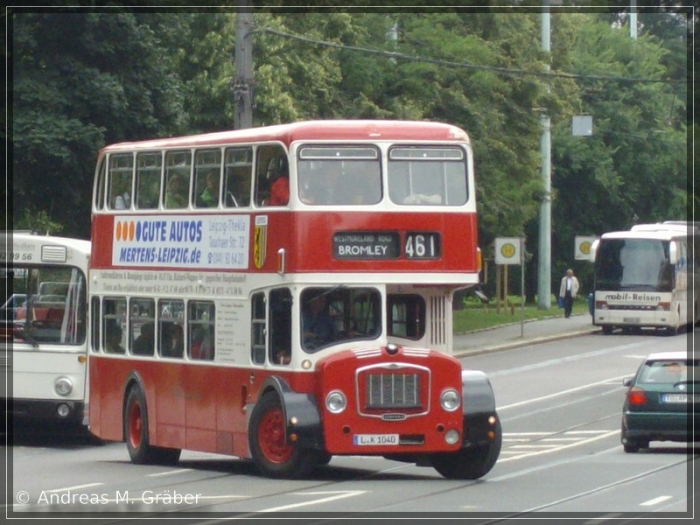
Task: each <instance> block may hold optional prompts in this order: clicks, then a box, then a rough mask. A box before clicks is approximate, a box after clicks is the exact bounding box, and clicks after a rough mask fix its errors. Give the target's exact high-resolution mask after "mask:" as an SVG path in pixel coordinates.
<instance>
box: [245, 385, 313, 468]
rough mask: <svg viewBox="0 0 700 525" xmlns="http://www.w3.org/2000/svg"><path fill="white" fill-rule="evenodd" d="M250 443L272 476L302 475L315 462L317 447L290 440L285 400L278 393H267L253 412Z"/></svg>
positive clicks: (255, 458)
mask: <svg viewBox="0 0 700 525" xmlns="http://www.w3.org/2000/svg"><path fill="white" fill-rule="evenodd" d="M248 436H249V438H248V442H249V443H248V444H249V446H250V453H251V455H252V457H253V461H254V462H255V465H256V466H257V467H258V469H259V470H260V472H261V473H262V474H263V475H265V476H267V477H270V478H300V477H302V476H304V475H306V474H308V473H309V472H310V471H311V470H312V469H313V468H314V467H315V466H316V465H318V457H317V454H316V453H315V451H313V450H310V449H304V448H302V447H300V446H299V445H297V444H295V443H288V442H287V436H286V422H285V420H284V410H282V403H281V402H280V400H279V397H278V396H277V394H275V393H268V394H265V395H264V396H263V397H262V398H261V399H260V401H258V403H257V404H256V405H255V408H254V409H253V413H252V415H251V416H250V428H249V431H248Z"/></svg>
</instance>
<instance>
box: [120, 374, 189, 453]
mask: <svg viewBox="0 0 700 525" xmlns="http://www.w3.org/2000/svg"><path fill="white" fill-rule="evenodd" d="M124 435H125V436H126V448H127V450H128V451H129V457H130V458H131V461H132V463H136V464H137V465H146V464H157V465H175V464H176V463H177V462H178V460H179V459H180V449H177V448H163V447H154V446H151V445H150V444H149V436H148V413H147V411H146V397H145V396H144V395H143V392H142V391H141V389H140V388H138V387H134V388H132V389H131V390H129V395H128V397H127V399H126V410H125V411H124Z"/></svg>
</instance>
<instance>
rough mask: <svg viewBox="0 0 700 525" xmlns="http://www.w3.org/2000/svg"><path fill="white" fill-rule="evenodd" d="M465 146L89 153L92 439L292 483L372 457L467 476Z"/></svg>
mask: <svg viewBox="0 0 700 525" xmlns="http://www.w3.org/2000/svg"><path fill="white" fill-rule="evenodd" d="M475 203H476V190H475V187H474V175H473V161H472V151H471V147H470V142H469V137H468V135H467V134H466V133H465V132H464V131H463V130H461V129H459V128H457V127H455V126H451V125H447V124H442V123H433V122H407V121H311V122H298V123H293V124H284V125H276V126H269V127H260V128H254V129H245V130H237V131H227V132H221V133H212V134H204V135H197V136H189V137H180V138H170V139H162V140H151V141H144V142H134V143H124V144H116V145H112V146H108V147H106V148H104V149H103V150H102V151H101V152H100V154H99V159H98V164H97V170H96V178H95V186H94V199H93V203H92V207H93V219H92V257H91V269H90V287H89V293H90V308H91V313H92V317H91V319H92V321H91V329H90V336H91V343H90V347H91V348H90V353H89V371H90V390H89V392H90V397H89V423H90V430H91V431H92V432H93V433H94V434H95V435H97V436H98V437H100V438H102V439H105V440H116V441H119V440H123V441H126V444H127V449H128V451H129V455H130V457H131V460H132V461H133V462H135V463H163V464H173V463H175V462H177V461H178V459H179V456H180V451H181V450H182V449H189V450H198V451H205V452H212V453H220V454H229V455H233V456H238V457H241V458H252V459H253V461H254V462H255V464H256V465H257V467H258V468H259V470H260V471H261V472H262V473H263V474H264V475H266V476H270V477H299V476H304V475H307V474H308V473H309V471H310V470H311V469H313V468H315V467H317V466H319V465H324V464H326V463H328V461H330V459H331V457H332V456H334V455H365V456H366V455H377V456H385V457H387V458H391V459H396V460H400V461H410V462H415V463H416V464H419V465H432V466H433V467H434V468H435V469H436V470H437V471H438V472H439V473H441V474H442V475H443V476H445V477H448V478H458V479H475V478H479V477H481V476H483V475H485V474H486V473H487V472H489V471H490V470H491V468H492V467H493V465H494V464H495V462H496V460H497V458H498V455H499V453H500V448H501V426H500V422H499V419H498V415H497V413H496V408H495V400H494V395H493V391H492V388H491V385H490V383H489V380H488V378H487V377H486V375H485V374H483V373H482V372H479V371H467V370H463V369H462V366H461V364H460V362H459V361H458V360H457V359H456V358H454V357H453V356H452V355H451V354H452V300H453V297H454V293H455V291H457V290H460V289H463V288H466V287H469V286H473V285H475V284H477V282H478V272H479V266H480V261H479V252H478V248H477V220H476V204H475Z"/></svg>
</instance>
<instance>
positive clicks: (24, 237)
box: [0, 231, 90, 255]
mask: <svg viewBox="0 0 700 525" xmlns="http://www.w3.org/2000/svg"><path fill="white" fill-rule="evenodd" d="M1 236H2V237H3V239H2V242H1V243H0V244H2V247H0V249H4V250H11V249H12V248H11V246H10V244H12V243H17V242H25V243H27V242H29V243H34V244H44V245H46V244H53V245H60V246H65V247H66V248H68V249H69V250H75V251H77V252H80V253H84V254H86V255H90V241H86V240H83V239H74V238H71V237H58V236H54V235H39V234H36V233H31V232H27V231H16V232H15V231H5V232H2V233H1Z"/></svg>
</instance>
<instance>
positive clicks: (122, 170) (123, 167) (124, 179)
mask: <svg viewBox="0 0 700 525" xmlns="http://www.w3.org/2000/svg"><path fill="white" fill-rule="evenodd" d="M133 177H134V156H133V154H131V153H125V154H118V155H111V156H110V157H109V195H108V197H107V199H108V202H109V207H110V208H111V209H113V210H125V209H128V208H131V195H132V189H131V185H132V184H131V183H132V179H133Z"/></svg>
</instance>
